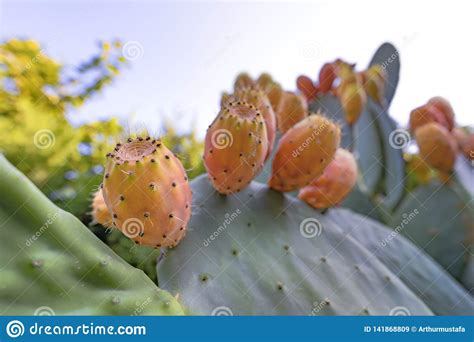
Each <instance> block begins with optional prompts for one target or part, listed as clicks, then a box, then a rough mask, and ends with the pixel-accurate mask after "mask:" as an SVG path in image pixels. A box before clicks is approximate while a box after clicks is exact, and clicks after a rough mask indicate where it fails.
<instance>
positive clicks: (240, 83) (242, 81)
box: [234, 72, 255, 91]
mask: <svg viewBox="0 0 474 342" xmlns="http://www.w3.org/2000/svg"><path fill="white" fill-rule="evenodd" d="M254 86H255V81H254V80H253V79H252V77H250V75H249V74H247V73H245V72H242V73H240V74H238V75H237V78H236V79H235V82H234V91H235V90H239V89H242V88H251V87H254Z"/></svg>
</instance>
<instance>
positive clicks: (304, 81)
mask: <svg viewBox="0 0 474 342" xmlns="http://www.w3.org/2000/svg"><path fill="white" fill-rule="evenodd" d="M296 87H297V88H298V90H299V91H300V93H301V94H302V95H303V96H304V97H305V99H306V101H312V100H314V99H315V98H316V96H317V95H318V87H317V86H315V85H314V83H313V81H312V80H311V78H309V77H308V76H305V75H301V76H298V78H297V79H296Z"/></svg>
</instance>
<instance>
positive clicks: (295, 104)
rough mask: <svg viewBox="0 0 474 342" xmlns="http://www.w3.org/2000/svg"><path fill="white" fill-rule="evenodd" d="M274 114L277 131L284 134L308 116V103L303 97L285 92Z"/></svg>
mask: <svg viewBox="0 0 474 342" xmlns="http://www.w3.org/2000/svg"><path fill="white" fill-rule="evenodd" d="M275 114H276V118H277V126H278V130H279V131H280V132H281V133H285V132H286V131H287V130H289V129H290V128H291V127H293V126H294V125H295V124H296V123H297V122H299V121H301V120H302V119H304V118H305V117H307V116H308V103H307V102H306V100H305V99H304V97H303V96H301V95H298V94H295V93H292V92H291V91H285V92H284V93H283V97H282V99H281V101H280V105H279V106H278V110H277V111H276V112H275Z"/></svg>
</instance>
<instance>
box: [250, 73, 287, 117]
mask: <svg viewBox="0 0 474 342" xmlns="http://www.w3.org/2000/svg"><path fill="white" fill-rule="evenodd" d="M256 83H257V86H258V87H259V88H260V89H261V90H262V91H263V92H264V93H265V94H266V95H267V96H268V99H269V100H270V103H271V104H272V108H273V111H275V112H276V110H277V108H278V105H279V104H280V101H281V99H282V97H283V88H282V87H281V85H280V84H279V83H277V82H275V81H274V80H273V78H272V77H271V76H270V75H269V74H267V73H263V74H261V75H260V76H259V77H258V79H257V82H256Z"/></svg>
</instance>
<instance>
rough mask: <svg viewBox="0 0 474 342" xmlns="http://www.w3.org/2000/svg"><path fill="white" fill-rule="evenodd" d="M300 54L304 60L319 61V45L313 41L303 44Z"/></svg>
mask: <svg viewBox="0 0 474 342" xmlns="http://www.w3.org/2000/svg"><path fill="white" fill-rule="evenodd" d="M301 54H302V55H303V58H304V59H308V60H315V59H319V58H320V57H321V45H320V44H319V43H317V42H314V41H308V42H305V43H304V44H303V46H302V47H301Z"/></svg>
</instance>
